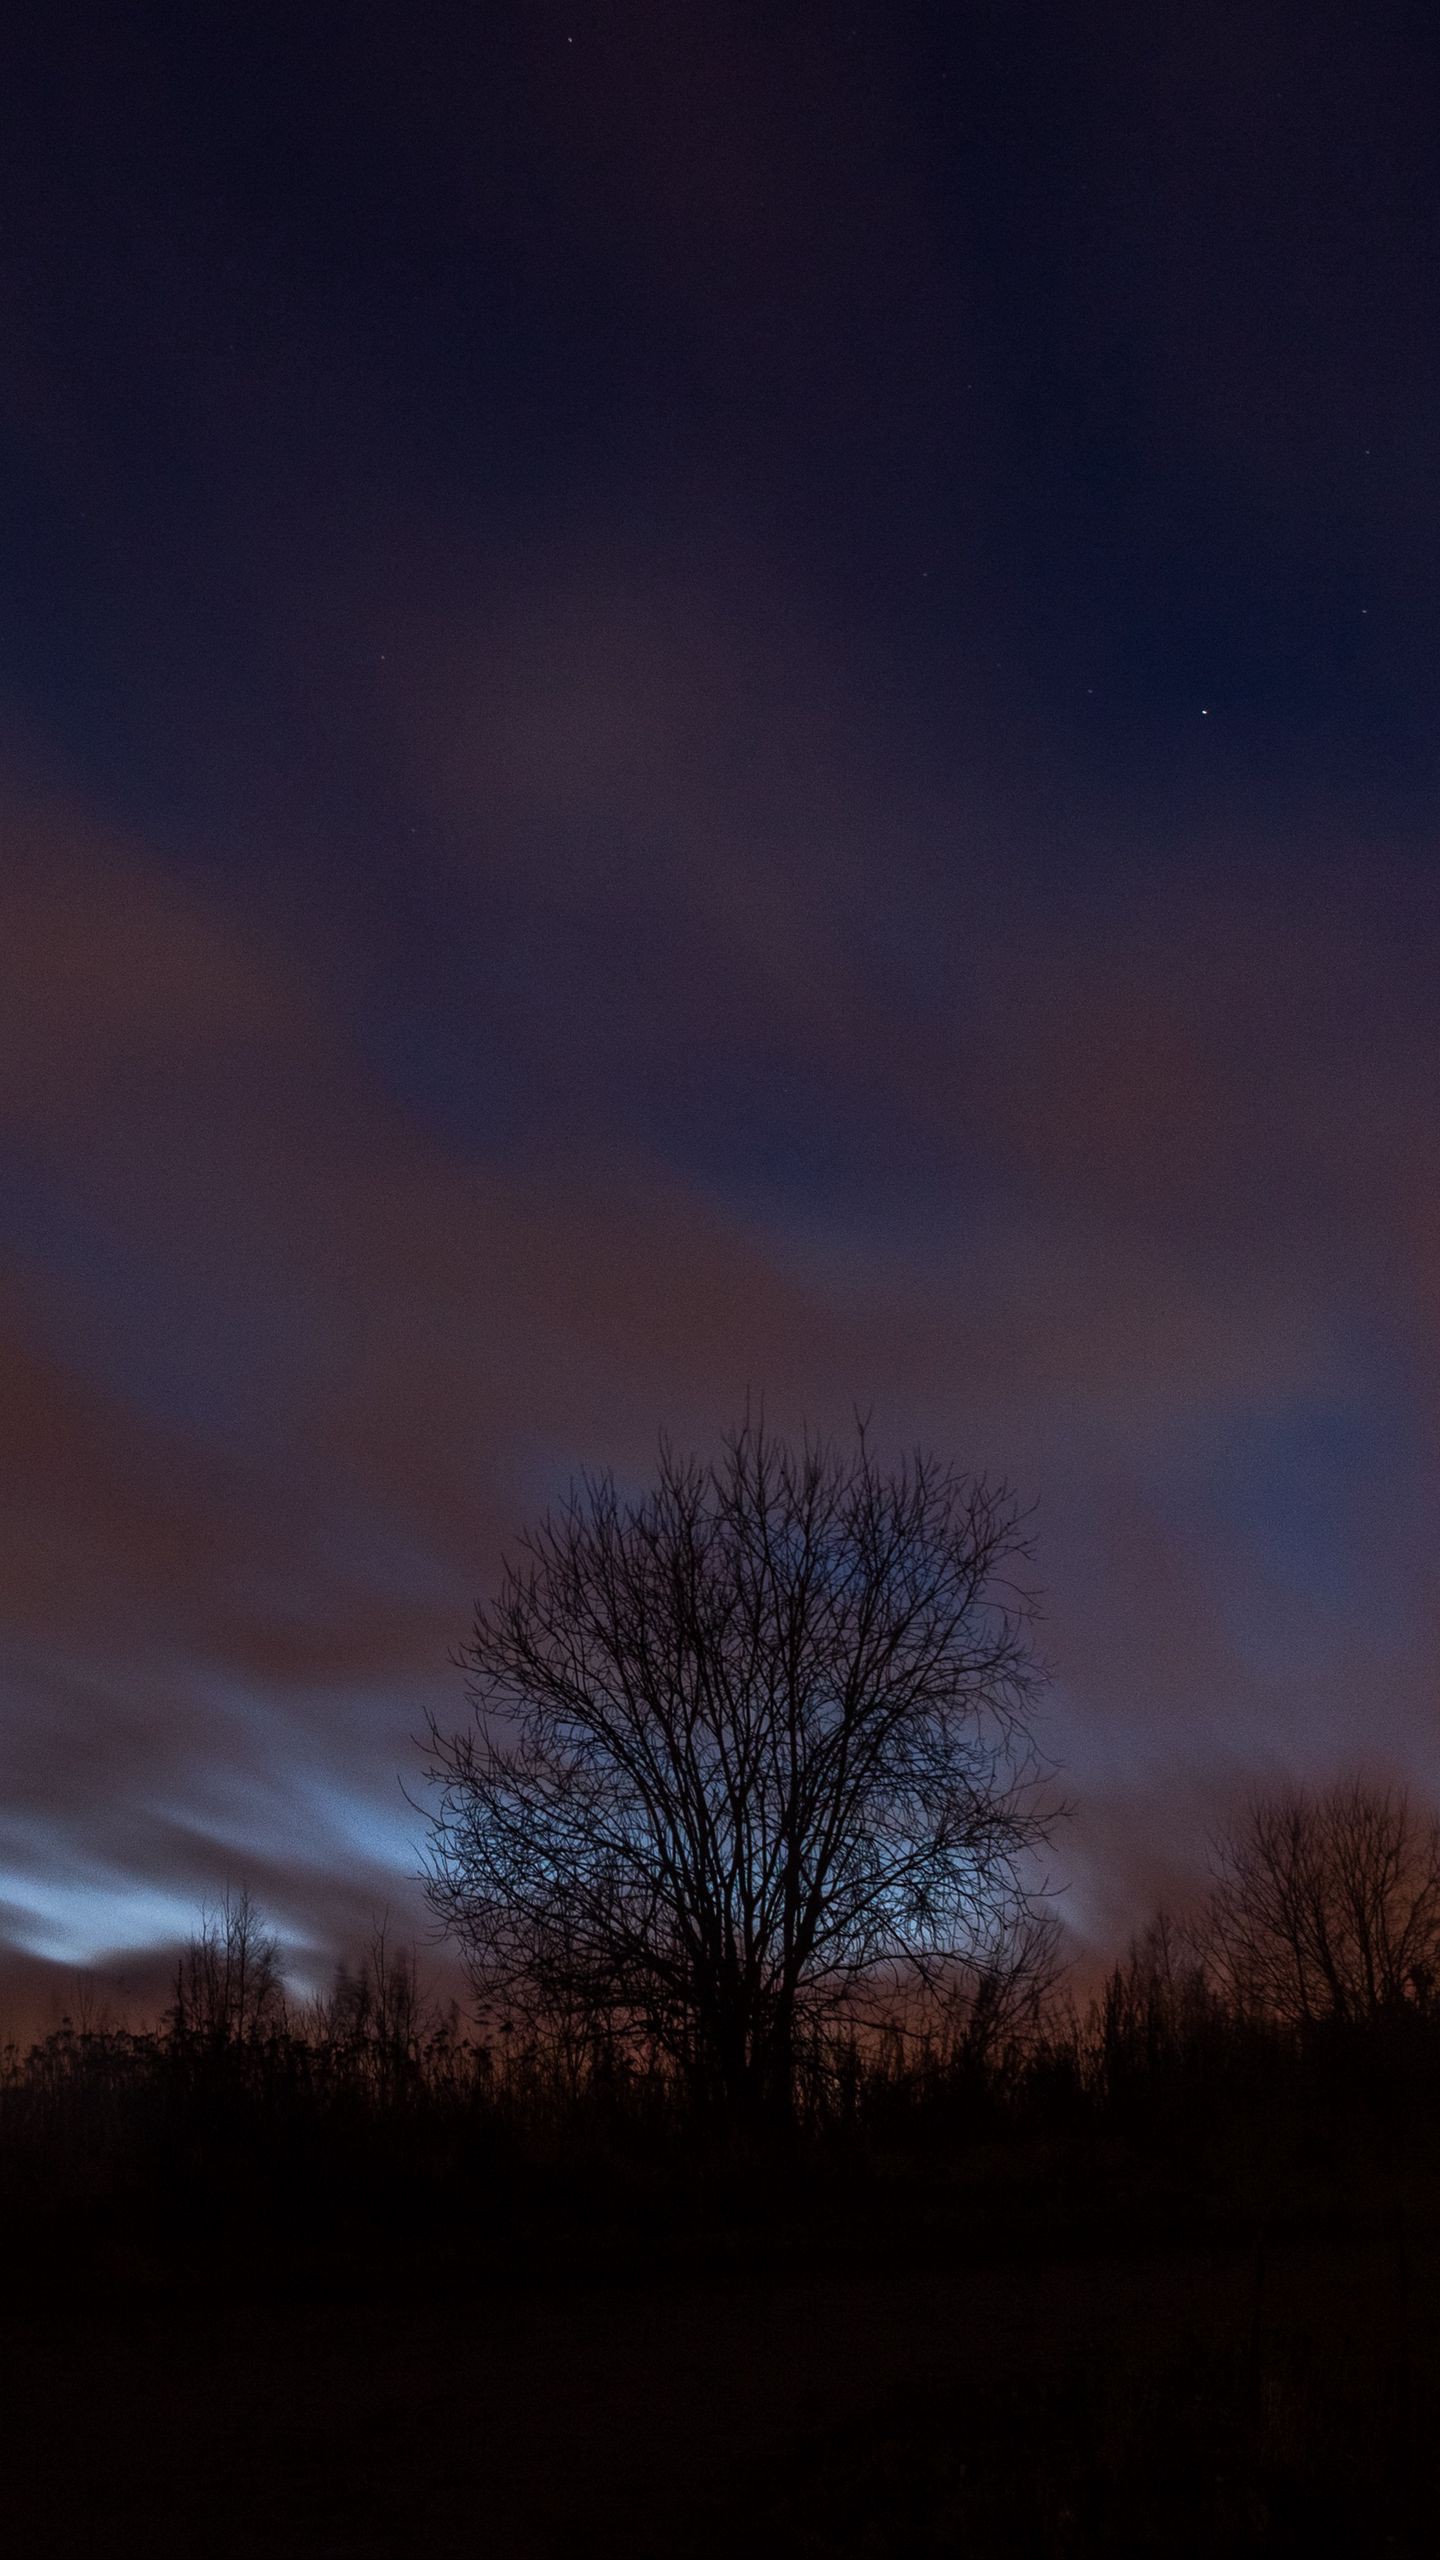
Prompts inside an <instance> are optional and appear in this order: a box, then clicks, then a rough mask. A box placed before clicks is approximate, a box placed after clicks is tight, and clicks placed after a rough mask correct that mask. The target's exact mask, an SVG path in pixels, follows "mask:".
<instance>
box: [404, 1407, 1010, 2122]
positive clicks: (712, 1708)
mask: <svg viewBox="0 0 1440 2560" xmlns="http://www.w3.org/2000/svg"><path fill="white" fill-rule="evenodd" d="M1027 1552H1028V1550H1027V1548H1026V1545H1025V1541H1024V1538H1023V1536H1022V1533H1021V1527H1020V1523H1019V1519H1018V1515H1017V1512H1016V1509H1015V1506H1014V1503H1013V1501H1012V1500H1011V1499H1010V1497H1009V1495H1008V1494H1007V1493H1006V1492H1005V1491H1004V1490H1003V1489H1000V1490H992V1489H991V1488H989V1487H987V1486H986V1485H985V1484H984V1483H982V1482H977V1481H975V1480H973V1479H970V1478H965V1477H962V1476H960V1475H958V1474H957V1473H956V1472H955V1471H954V1470H953V1469H952V1468H950V1467H947V1466H944V1465H942V1464H940V1463H939V1462H937V1461H936V1460H935V1459H934V1458H932V1457H929V1456H927V1455H924V1454H920V1455H917V1456H915V1457H914V1458H913V1459H911V1460H910V1461H909V1462H908V1463H907V1464H906V1465H904V1466H902V1467H901V1468H900V1469H899V1470H898V1471H896V1472H890V1473H887V1472H884V1471H882V1469H881V1468H880V1467H879V1466H878V1465H877V1463H876V1461H875V1459H874V1457H873V1456H872V1454H871V1451H870V1448H869V1446H868V1444H867V1441H866V1437H865V1434H864V1431H863V1429H862V1430H861V1431H860V1433H859V1435H858V1441H857V1444H856V1446H855V1447H854V1448H853V1449H851V1450H849V1451H848V1452H842V1451H839V1450H837V1449H835V1448H833V1447H831V1446H829V1445H827V1444H822V1443H819V1442H816V1441H813V1440H810V1439H808V1438H807V1439H806V1440H805V1441H804V1442H803V1443H802V1444H801V1446H799V1447H798V1448H791V1447H788V1446H786V1445H784V1444H782V1443H780V1442H778V1441H777V1440H775V1439H774V1438H773V1437H772V1436H771V1435H770V1434H769V1433H768V1432H767V1431H766V1430H765V1428H764V1425H763V1423H762V1424H755V1423H751V1422H749V1421H747V1422H746V1424H745V1425H744V1427H743V1428H742V1429H740V1430H739V1431H737V1432H735V1433H734V1434H733V1435H732V1436H731V1437H730V1438H729V1439H728V1440H727V1441H726V1442H725V1443H724V1447H723V1452H722V1455H721V1456H720V1458H719V1459H718V1461H716V1462H715V1463H714V1464H712V1465H708V1466H707V1465H703V1464H701V1463H699V1462H698V1461H695V1460H693V1459H692V1460H682V1459H681V1458H679V1457H678V1456H677V1455H676V1454H675V1453H674V1452H673V1451H672V1450H671V1449H670V1448H669V1447H668V1445H666V1444H663V1443H662V1447H661V1452H660V1467H659V1475H658V1480H657V1482H656V1484H655V1486H654V1488H653V1490H652V1491H650V1492H649V1493H647V1494H646V1495H645V1496H644V1497H643V1498H642V1499H640V1500H637V1501H633V1502H623V1501H622V1500H621V1498H620V1495H619V1494H618V1492H617V1490H616V1488H615V1485H614V1483H613V1481H612V1479H611V1478H610V1477H609V1476H608V1475H606V1476H601V1477H598V1478H589V1477H587V1478H585V1479H583V1480H582V1482H581V1484H580V1486H579V1487H578V1488H577V1489H575V1490H573V1491H572V1493H571V1495H570V1497H569V1499H568V1501H567V1502H566V1503H565V1504H564V1505H563V1507H562V1508H560V1509H559V1511H558V1512H556V1513H554V1514H552V1515H550V1516H549V1517H547V1518H546V1520H545V1521H544V1522H543V1523H542V1524H541V1526H540V1527H539V1528H537V1529H536V1530H535V1531H534V1532H533V1533H531V1534H530V1535H529V1536H527V1537H525V1538H524V1539H523V1540H522V1541H521V1542H520V1545H519V1550H518V1555H517V1557H516V1559H515V1560H513V1561H511V1562H509V1563H508V1564H507V1565H506V1568H505V1571H504V1576H503V1580H502V1584H501V1589H500V1592H499V1596H498V1598H497V1599H496V1600H495V1601H494V1602H493V1604H491V1605H489V1606H484V1605H482V1606H481V1607H480V1609H479V1610H478V1612H477V1616H476V1620H475V1628H474V1636H473V1640H472V1642H471V1644H470V1646H469V1647H468V1649H467V1651H466V1653H465V1654H464V1655H463V1656H462V1661H463V1662H464V1664H465V1665H466V1667H467V1668H468V1670H469V1673H470V1689H469V1695H470V1702H471V1706H472V1710H473V1715H472V1721H471V1723H470V1725H469V1726H468V1727H467V1728H466V1729H464V1730H462V1731H461V1732H459V1733H454V1734H445V1733H442V1732H441V1731H440V1730H439V1729H438V1727H436V1726H434V1725H433V1724H432V1728H431V1735H430V1741H431V1767H430V1771H429V1775H430V1778H431V1780H432V1782H433V1783H434V1785H435V1786H436V1787H437V1788H438V1790H439V1797H438V1807H437V1810H436V1811H435V1813H434V1815H433V1818H432V1819H433V1829H432V1837H431V1855H430V1862H429V1870H428V1889H429V1894H430V1899H431V1902H432V1905H433V1907H434V1909H435V1911H436V1912H437V1914H438V1915H439V1917H440V1919H441V1920H442V1922H443V1923H444V1924H445V1925H446V1926H447V1927H448V1928H449V1929H450V1930H452V1931H453V1932H454V1933H455V1935H456V1937H457V1938H458V1940H459V1942H460V1944H461V1946H462V1948H463V1949H464V1951H465V1954H466V1956H467V1959H468V1962H469V1967H470V1971H471V1976H472V1980H473V1982H474V1984H475V1987H476V1991H477V1994H478V1996H479V1998H480V2000H481V2003H482V2006H483V2007H484V2008H485V2009H486V2010H487V2011H489V2012H490V2013H492V2014H495V2013H499V2014H500V2015H501V2016H502V2017H504V2016H505V2015H506V2014H507V2013H508V2014H509V2015H511V2016H515V2015H517V2014H518V2015H519V2016H522V2017H524V2018H527V2019H529V2020H539V2021H540V2022H542V2024H543V2022H544V2021H545V2020H546V2019H547V2018H551V2019H559V2020H563V2021H568V2022H569V2025H570V2027H571V2028H572V2029H573V2025H574V2022H575V2020H576V2018H577V2016H578V2017H579V2018H581V2019H582V2020H583V2021H584V2022H585V2025H586V2028H587V2031H588V2033H589V2034H590V2035H591V2036H592V2037H594V2038H596V2039H599V2040H602V2041H603V2042H604V2043H606V2044H607V2045H608V2046H610V2047H612V2048H613V2047H615V2046H617V2045H618V2046H622V2047H625V2048H628V2049H629V2050H630V2051H631V2052H632V2053H638V2054H639V2055H640V2056H642V2057H644V2058H645V2059H647V2060H649V2061H652V2062H654V2061H660V2062H662V2063H663V2064H665V2065H667V2066H669V2067H675V2068H678V2069H679V2070H680V2071H681V2072H682V2073H683V2074H684V2075H685V2077H686V2078H687V2080H688V2081H689V2083H690V2084H691V2085H692V2087H693V2088H695V2089H696V2090H697V2091H699V2092H701V2093H704V2094H707V2095H709V2096H712V2097H716V2098H718V2099H720V2100H721V2101H723V2102H726V2103H728V2104H731V2105H738V2106H741V2107H761V2108H766V2109H774V2110H777V2111H780V2112H787V2111H788V2110H789V2108H790V2106H791V2103H792V2100H793V2094H794V2090H795V2085H796V2073H797V2067H798V2065H799V2063H800V2062H801V2060H802V2058H803V2057H804V2055H805V2053H806V2052H807V2051H809V2050H813V2049H814V2047H815V2044H816V2040H817V2039H823V2038H824V2036H825V2034H826V2032H827V2030H828V2029H829V2028H831V2027H832V2026H834V2025H836V2024H837V2023H839V2022H841V2021H844V2020H851V2019H853V2017H854V2015H855V2012H856V2007H857V2003H859V2002H860V2001H861V2000H862V1999H863V1998H864V1997H865V1996H866V1995H867V1994H868V1995H870V1996H872V1997H873V1996H874V1995H876V1994H883V1993H885V1992H886V1991H887V1990H889V1991H894V1990H896V1989H899V1988H903V1987H905V1986H907V1985H910V1986H913V1985H914V1984H915V1983H917V1982H922V1983H933V1984H935V1985H937V1986H943V1985H944V1983H945V1982H946V1981H947V1980H951V1979H953V1976H954V1970H955V1967H956V1966H957V1964H964V1963H965V1962H966V1961H968V1960H971V1959H975V1958H978V1959H979V1960H980V1961H981V1962H983V1961H984V1959H985V1956H986V1954H987V1951H989V1950H991V1949H993V1948H994V1947H996V1946H997V1945H998V1944H999V1943H1000V1942H1001V1940H1002V1938H1003V1937H1004V1934H1005V1931H1006V1929H1007V1928H1008V1927H1011V1926H1013V1925H1014V1924H1015V1922H1016V1921H1017V1919H1020V1918H1023V1915H1024V1913H1025V1911H1026V1909H1027V1907H1028V1904H1029V1901H1030V1895H1029V1892H1028V1889H1027V1884H1028V1870H1027V1855H1028V1853H1029V1852H1030V1851H1031V1850H1032V1848H1033V1847H1034V1845H1035V1843H1036V1842H1037V1840H1038V1839H1039V1838H1040V1836H1041V1833H1042V1824H1041V1820H1040V1817H1039V1815H1038V1813H1037V1810H1036V1798H1035V1792H1034V1789H1035V1779H1036V1775H1037V1772H1036V1766H1035V1761H1034V1757H1033V1753H1032V1751H1031V1749H1030V1747H1029V1743H1028V1711H1029V1709H1030V1707H1031V1704H1032V1700H1033V1697H1034V1693H1035V1689H1036V1684H1037V1681H1038V1678H1039V1673H1038V1670H1037V1666H1036V1663H1035V1660H1034V1656H1033V1652H1032V1649H1031V1644H1030V1640H1029V1618H1030V1612H1029V1607H1028V1602H1027V1599H1026V1595H1025V1594H1024V1593H1023V1592H1021V1591H1019V1590H1017V1588H1016V1587H1015V1586H1014V1585H1013V1583H1012V1582H1011V1581H1010V1580H1009V1579H1008V1575H1009V1572H1010V1570H1011V1568H1012V1567H1014V1565H1015V1564H1016V1563H1017V1561H1018V1560H1019V1559H1021V1558H1023V1557H1024V1556H1025V1555H1026V1554H1027Z"/></svg>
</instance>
